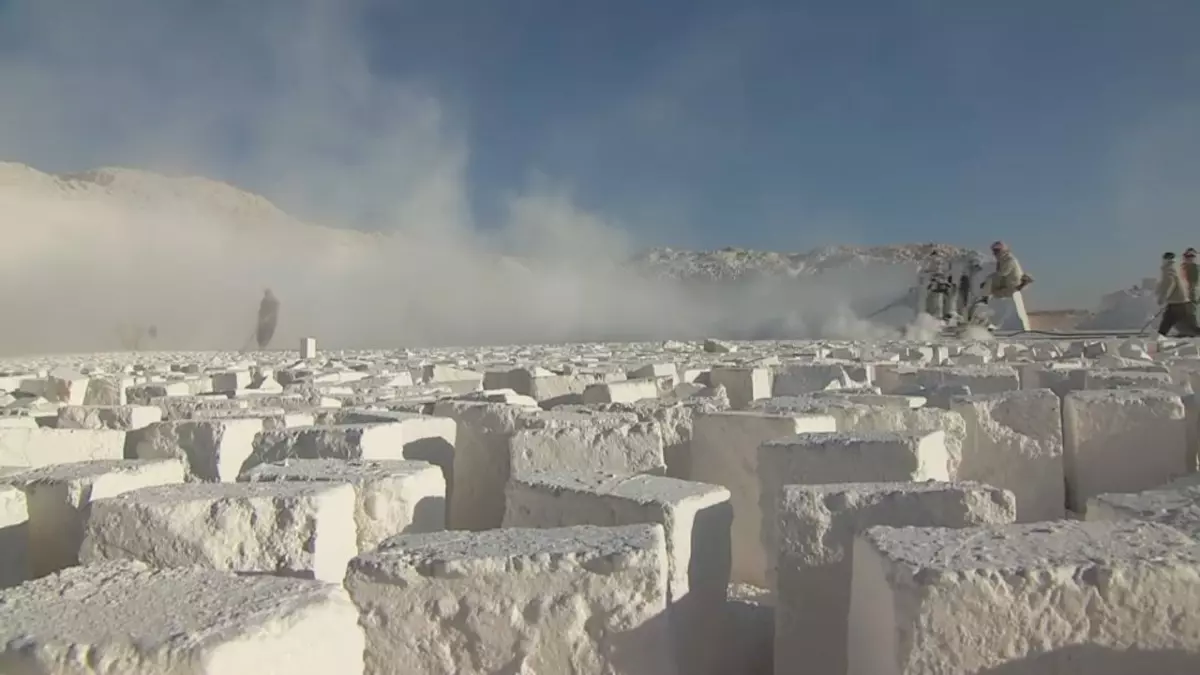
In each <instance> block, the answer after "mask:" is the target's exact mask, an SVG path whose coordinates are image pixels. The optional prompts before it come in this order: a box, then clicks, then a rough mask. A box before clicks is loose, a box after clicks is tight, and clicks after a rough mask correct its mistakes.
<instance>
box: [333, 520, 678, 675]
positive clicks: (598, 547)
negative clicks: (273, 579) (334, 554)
mask: <svg viewBox="0 0 1200 675" xmlns="http://www.w3.org/2000/svg"><path fill="white" fill-rule="evenodd" d="M345 585H346V589H347V590H348V591H349V592H350V597H351V598H353V600H354V602H355V604H356V605H358V608H359V612H360V616H361V617H362V619H361V622H362V626H363V628H364V630H365V632H366V637H367V650H366V663H367V666H366V670H367V672H368V673H374V674H376V675H445V674H446V673H455V675H491V674H494V673H501V672H512V673H547V674H550V673H605V674H611V675H675V673H676V669H675V664H674V659H673V650H672V638H671V629H670V626H669V624H668V620H667V616H666V612H667V554H666V542H665V540H664V536H663V528H662V526H661V525H627V526H622V527H604V528H602V527H591V526H580V527H568V528H556V529H546V530H536V529H504V530H491V531H487V532H444V533H437V534H418V535H403V536H400V537H395V538H393V539H390V540H388V541H387V542H385V543H384V544H383V545H382V546H381V547H380V548H379V549H377V550H375V551H372V552H370V553H365V554H363V555H360V556H358V557H357V558H355V559H354V560H352V561H351V562H350V566H349V568H348V569H347V572H346V582H345Z"/></svg>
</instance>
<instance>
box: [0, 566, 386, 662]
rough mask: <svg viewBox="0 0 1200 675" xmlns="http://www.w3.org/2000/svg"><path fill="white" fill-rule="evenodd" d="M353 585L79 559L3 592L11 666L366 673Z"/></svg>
mask: <svg viewBox="0 0 1200 675" xmlns="http://www.w3.org/2000/svg"><path fill="white" fill-rule="evenodd" d="M364 643H365V641H364V639H363V633H362V629H361V628H360V627H359V626H358V612H357V610H356V609H355V607H354V605H353V603H351V602H350V599H349V598H348V597H347V595H346V592H345V591H344V590H342V589H341V588H339V587H337V586H334V585H331V584H322V583H318V582H315V581H303V580H300V579H281V578H274V577H244V576H237V575H233V574H228V573H223V572H217V571H214V570H204V569H152V568H150V567H148V566H146V565H143V564H140V563H136V562H113V563H106V564H103V565H95V566H90V567H73V568H71V569H68V570H65V571H63V572H60V573H58V574H55V575H52V576H49V577H45V578H43V579H39V580H37V581H33V582H30V583H27V584H25V585H24V586H21V587H20V588H14V589H10V590H7V591H3V592H0V672H4V673H30V674H32V673H54V674H56V675H68V674H69V675H110V674H113V675H115V674H117V673H121V674H122V675H167V674H170V675H232V674H233V673H255V674H256V675H330V674H332V673H338V675H342V674H343V673H344V674H345V675H360V674H361V673H362V672H363V646H364Z"/></svg>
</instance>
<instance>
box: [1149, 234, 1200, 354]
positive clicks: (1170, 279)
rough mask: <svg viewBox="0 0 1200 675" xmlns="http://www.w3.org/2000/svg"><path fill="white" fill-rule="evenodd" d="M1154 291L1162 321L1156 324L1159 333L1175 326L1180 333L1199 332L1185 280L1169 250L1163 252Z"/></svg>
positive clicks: (1173, 255)
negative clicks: (1193, 316)
mask: <svg viewBox="0 0 1200 675" xmlns="http://www.w3.org/2000/svg"><path fill="white" fill-rule="evenodd" d="M1155 292H1156V293H1157V295H1158V304H1159V306H1160V307H1162V310H1161V311H1162V321H1161V322H1160V323H1159V324H1158V334H1159V335H1166V334H1167V333H1169V332H1171V329H1172V328H1175V327H1179V334H1180V335H1185V336H1189V337H1191V336H1195V335H1196V334H1197V333H1200V330H1197V326H1196V321H1195V319H1193V318H1192V303H1191V301H1190V300H1188V288H1187V282H1186V281H1184V278H1183V275H1182V273H1181V272H1180V271H1179V268H1177V267H1176V266H1175V254H1174V253H1172V252H1170V251H1168V252H1166V253H1164V254H1163V257H1162V265H1161V266H1160V267H1159V275H1158V287H1157V288H1155Z"/></svg>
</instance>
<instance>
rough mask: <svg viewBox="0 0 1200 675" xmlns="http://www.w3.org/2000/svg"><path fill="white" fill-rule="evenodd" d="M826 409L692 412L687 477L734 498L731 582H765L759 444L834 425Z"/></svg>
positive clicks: (765, 563) (763, 583) (764, 584)
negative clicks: (790, 412) (820, 412)
mask: <svg viewBox="0 0 1200 675" xmlns="http://www.w3.org/2000/svg"><path fill="white" fill-rule="evenodd" d="M835 429H836V423H835V422H834V419H833V418H832V417H830V416H828V415H806V414H796V415H767V414H762V413H754V412H723V413H701V414H698V415H696V416H695V418H693V427H692V475H691V476H689V478H690V479H691V480H695V481H700V482H702V483H710V484H712V485H721V486H724V487H725V488H727V489H728V490H729V493H730V496H731V502H732V504H733V535H732V541H733V566H732V569H731V571H730V577H731V579H732V580H733V581H734V582H739V583H748V584H753V585H756V586H760V587H765V586H766V571H767V560H766V552H765V551H764V549H763V546H762V535H761V531H762V510H761V509H760V507H759V478H758V446H760V445H762V444H763V443H765V442H767V441H770V440H774V439H776V438H783V437H786V436H794V435H796V434H799V433H803V432H807V431H834V430H835Z"/></svg>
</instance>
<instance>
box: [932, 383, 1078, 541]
mask: <svg viewBox="0 0 1200 675" xmlns="http://www.w3.org/2000/svg"><path fill="white" fill-rule="evenodd" d="M951 408H952V409H953V410H954V411H955V412H957V413H958V414H960V415H962V417H963V419H964V420H965V421H966V424H967V438H966V444H965V445H964V447H963V454H962V462H961V463H960V464H959V467H958V476H957V477H958V478H960V479H962V480H973V481H980V482H982V483H987V484H989V485H995V486H996V487H1001V488H1005V489H1007V490H1010V491H1012V493H1013V494H1014V495H1015V496H1016V498H1017V519H1018V520H1019V521H1021V522H1035V521H1039V520H1058V519H1061V518H1063V517H1064V516H1065V513H1064V510H1065V504H1066V501H1065V499H1066V496H1065V492H1064V481H1065V478H1064V469H1063V466H1064V464H1063V430H1062V405H1061V403H1060V401H1059V398H1058V396H1057V395H1056V394H1055V393H1054V392H1053V391H1051V390H1049V389H1034V390H1025V391H1015V392H1004V393H1000V394H984V395H981V396H965V397H957V398H955V399H953V401H952V403H951Z"/></svg>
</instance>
